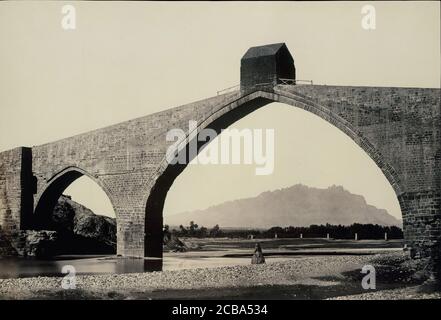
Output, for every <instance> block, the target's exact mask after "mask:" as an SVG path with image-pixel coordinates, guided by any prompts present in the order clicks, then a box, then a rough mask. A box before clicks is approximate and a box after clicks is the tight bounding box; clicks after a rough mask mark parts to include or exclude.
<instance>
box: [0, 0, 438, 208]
mask: <svg viewBox="0 0 441 320" xmlns="http://www.w3.org/2000/svg"><path fill="white" fill-rule="evenodd" d="M66 3H69V4H73V5H74V7H75V8H76V17H77V21H76V30H63V29H62V28H61V19H62V14H61V8H62V6H63V5H64V4H66ZM365 4H373V5H374V6H375V8H376V24H377V25H376V30H370V31H366V30H364V29H362V28H361V18H362V14H361V8H362V6H363V5H365ZM276 42H285V43H286V44H287V46H288V48H289V49H290V51H291V53H292V54H293V56H294V59H295V64H296V69H297V77H298V78H299V79H312V80H314V83H317V84H329V85H331V84H333V85H367V86H405V87H435V88H439V87H440V5H439V3H438V2H385V3H382V2H366V3H364V2H319V3H317V2H315V3H307V2H300V3H298V2H297V3H296V2H294V3H291V2H280V3H274V2H258V3H253V2H243V3H225V2H222V3H214V2H208V3H199V2H198V3H177V2H170V3H166V2H160V3H153V2H104V3H103V2H38V3H37V2H25V1H23V2H0V70H1V72H0V88H1V89H0V151H2V150H7V149H10V148H13V147H16V146H33V145H38V144H42V143H46V142H50V141H54V140H58V139H60V138H64V137H68V136H72V135H74V134H78V133H81V132H86V131H89V130H93V129H96V128H99V127H104V126H107V125H111V124H114V123H118V122H121V121H125V120H129V119H132V118H135V117H139V116H144V115H147V114H150V113H153V112H157V111H161V110H165V109H168V108H171V107H175V106H178V105H182V104H186V103H190V102H193V101H196V100H200V99H204V98H207V97H211V96H213V95H215V94H216V92H217V91H218V90H221V89H223V88H226V87H229V86H232V85H235V84H238V83H239V67H240V58H241V57H242V55H243V54H244V53H245V51H246V50H247V49H248V48H249V47H251V46H256V45H262V44H268V43H276ZM287 118H288V119H289V121H287V120H286V119H287ZM236 125H237V126H239V127H249V128H262V127H271V128H274V129H275V130H276V170H275V173H274V176H273V177H272V178H270V177H264V176H263V177H262V176H261V177H257V176H254V174H253V173H254V169H252V168H248V169H249V170H246V169H243V168H242V169H241V170H238V168H237V167H234V166H232V167H227V166H223V167H222V168H221V167H220V166H204V167H201V166H198V167H196V166H191V167H190V168H188V169H187V170H186V171H185V172H184V173H183V174H182V175H181V176H180V177H178V179H177V181H176V183H175V184H174V185H173V187H172V189H171V190H170V192H169V195H168V197H167V201H166V208H165V213H166V214H168V213H175V212H180V211H185V210H191V209H196V208H204V207H206V206H208V205H212V204H216V203H220V202H223V201H225V200H232V199H236V198H243V197H248V196H254V195H256V194H258V193H260V192H262V191H266V190H272V189H276V188H280V187H285V186H289V185H292V184H295V183H303V184H307V185H309V186H315V187H327V186H329V185H332V184H341V185H343V186H344V187H345V188H346V189H348V190H350V191H351V192H354V193H357V194H362V195H364V196H365V198H366V199H367V201H368V203H370V204H372V205H375V206H377V207H380V208H385V209H387V210H388V211H389V212H390V213H391V214H393V215H394V216H397V217H399V216H400V210H399V207H398V203H397V200H396V198H395V196H394V194H393V191H392V188H391V187H390V185H389V184H388V183H387V181H386V180H385V178H384V176H383V175H382V173H381V172H380V171H379V169H378V168H376V167H375V165H374V163H373V161H372V160H371V159H369V158H368V157H367V155H366V154H365V153H364V152H363V151H362V150H361V149H360V148H359V147H358V146H357V145H355V143H353V142H352V141H351V140H350V139H349V138H347V137H346V136H345V135H344V134H342V133H341V132H340V131H338V129H336V128H334V127H332V126H330V125H329V124H327V123H326V122H325V121H323V120H321V119H319V118H317V117H315V116H313V115H311V114H308V113H306V112H303V111H301V110H297V109H295V108H292V107H291V108H289V107H288V106H285V105H277V104H272V105H270V106H267V107H265V108H264V109H261V110H259V111H257V112H256V113H254V114H251V115H250V116H248V117H246V118H244V119H242V120H241V121H240V122H238V123H237V124H236ZM278 146H279V147H278ZM300 150H301V152H299V151H300ZM336 150H338V152H336ZM345 159H352V160H353V159H357V161H355V162H356V163H354V161H350V162H348V161H346V162H345ZM82 180H85V181H83V182H81V181H80V180H78V181H76V182H75V183H74V184H73V185H72V186H71V187H70V188H69V190H66V193H71V194H72V195H73V197H74V199H76V200H78V201H80V202H82V203H84V204H86V205H88V206H89V207H91V208H92V209H93V210H95V211H96V212H98V213H106V212H109V211H111V208H110V204H109V203H108V202H107V203H106V201H107V200H106V199H105V196H104V195H103V194H102V191H100V192H101V194H100V192H97V191H93V190H97V189H98V188H97V187H96V186H95V185H93V184H90V183H87V179H82ZM208 181H211V182H210V183H209V184H208ZM215 181H216V182H215ZM233 184H234V185H235V186H237V187H234V188H233V187H231V186H232V185H233ZM207 185H210V186H216V187H215V188H207V187H206V186H207ZM190 195H193V196H190Z"/></svg>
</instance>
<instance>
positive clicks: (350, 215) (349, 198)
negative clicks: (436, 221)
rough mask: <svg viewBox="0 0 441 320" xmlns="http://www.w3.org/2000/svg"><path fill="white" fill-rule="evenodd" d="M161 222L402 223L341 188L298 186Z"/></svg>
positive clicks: (248, 224) (265, 225)
mask: <svg viewBox="0 0 441 320" xmlns="http://www.w3.org/2000/svg"><path fill="white" fill-rule="evenodd" d="M164 220H165V221H164V222H165V223H166V224H168V225H171V226H179V225H180V224H182V225H188V224H189V222H190V221H194V222H195V223H197V224H199V226H201V225H203V226H205V227H212V226H214V225H216V224H219V225H220V226H221V227H253V228H268V227H272V226H309V225H311V224H326V223H330V224H334V225H338V224H342V225H350V224H353V223H362V224H368V223H372V224H379V225H384V226H391V225H395V226H399V227H401V226H402V222H401V221H400V220H398V219H396V218H395V217H393V216H391V215H390V214H389V213H388V212H387V211H386V210H384V209H378V208H376V207H374V206H372V205H369V204H367V203H366V201H365V199H364V197H363V196H360V195H356V194H352V193H350V192H349V191H347V190H345V189H344V188H343V187H341V186H332V187H329V188H327V189H318V188H310V187H307V186H304V185H301V184H297V185H294V186H292V187H289V188H283V189H281V190H275V191H267V192H263V193H261V194H260V195H258V196H257V197H253V198H246V199H239V200H233V201H228V202H224V203H222V204H219V205H216V206H212V207H209V208H207V209H204V210H196V211H191V212H184V213H180V214H174V215H169V216H164Z"/></svg>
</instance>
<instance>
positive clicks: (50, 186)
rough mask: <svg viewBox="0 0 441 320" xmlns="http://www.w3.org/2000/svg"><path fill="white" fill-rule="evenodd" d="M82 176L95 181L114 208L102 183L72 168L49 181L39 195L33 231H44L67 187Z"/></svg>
mask: <svg viewBox="0 0 441 320" xmlns="http://www.w3.org/2000/svg"><path fill="white" fill-rule="evenodd" d="M82 176H87V177H88V178H90V179H91V180H92V181H94V182H95V183H96V184H97V185H98V186H99V187H100V188H101V189H102V190H103V191H104V193H105V194H106V195H107V197H108V199H109V201H110V203H111V204H112V207H113V208H114V205H113V203H112V198H111V197H110V196H109V192H108V191H107V190H106V187H105V186H104V185H103V183H101V181H99V180H97V179H96V178H95V177H93V176H92V175H91V174H89V173H88V172H87V171H85V170H83V169H81V168H78V167H75V166H70V167H67V168H65V169H63V170H61V171H59V172H57V173H56V174H54V175H53V176H52V177H51V178H50V179H49V180H48V181H47V185H46V187H45V188H44V190H42V191H41V192H40V193H39V196H38V197H37V198H36V206H35V210H34V214H33V215H32V219H31V226H32V227H33V229H37V230H39V229H44V228H45V227H46V226H48V225H49V224H50V220H51V215H52V213H53V210H54V208H55V206H56V204H57V203H58V199H59V198H60V196H61V195H62V194H63V192H64V190H66V188H67V187H69V186H70V185H71V184H72V183H73V182H74V181H75V180H77V179H79V178H80V177H82ZM114 211H115V210H114ZM115 212H116V211H115Z"/></svg>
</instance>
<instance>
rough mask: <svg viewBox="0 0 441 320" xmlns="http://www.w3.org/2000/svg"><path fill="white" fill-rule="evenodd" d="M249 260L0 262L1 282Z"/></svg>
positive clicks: (95, 258)
mask: <svg viewBox="0 0 441 320" xmlns="http://www.w3.org/2000/svg"><path fill="white" fill-rule="evenodd" d="M249 263H250V258H244V257H238V258H235V257H233V258H225V257H188V258H182V257H164V259H163V260H161V259H127V258H117V257H115V256H64V257H63V256H60V257H57V258H56V259H53V260H36V259H24V258H3V259H0V278H2V279H6V278H25V277H37V276H63V273H62V272H61V270H62V268H63V266H65V265H71V266H74V267H75V271H76V274H77V275H78V274H84V275H86V274H89V275H90V274H108V273H116V274H121V273H133V272H152V271H161V270H178V269H194V268H213V267H220V266H230V265H244V264H249Z"/></svg>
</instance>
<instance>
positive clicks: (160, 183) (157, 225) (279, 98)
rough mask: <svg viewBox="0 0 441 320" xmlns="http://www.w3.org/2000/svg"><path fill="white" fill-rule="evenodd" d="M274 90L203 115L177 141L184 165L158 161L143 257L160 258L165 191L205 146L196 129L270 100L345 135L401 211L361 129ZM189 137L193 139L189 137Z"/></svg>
mask: <svg viewBox="0 0 441 320" xmlns="http://www.w3.org/2000/svg"><path fill="white" fill-rule="evenodd" d="M274 89H275V90H274V92H267V91H255V92H253V93H251V94H249V95H246V96H242V97H240V98H238V99H237V100H235V101H233V102H231V103H229V104H227V105H224V106H221V107H220V108H218V109H217V111H215V112H214V113H212V114H210V115H208V116H207V117H205V119H204V120H203V121H202V122H201V123H198V127H197V129H196V130H197V134H194V135H191V134H188V135H187V136H186V139H185V140H184V141H182V142H181V143H180V146H182V148H180V149H179V152H186V155H187V161H186V163H185V164H168V162H167V159H166V157H164V159H163V160H162V161H161V164H160V165H159V166H158V169H157V171H156V173H155V174H154V175H153V176H152V178H151V179H150V185H149V187H150V192H149V193H148V195H147V198H146V201H145V203H146V210H145V211H146V216H145V242H144V245H145V256H146V257H162V250H163V249H162V240H163V239H162V237H163V235H162V227H163V209H164V203H165V199H166V196H167V192H168V191H169V189H170V187H171V186H172V184H173V182H174V181H175V179H176V178H177V177H178V176H179V174H180V173H182V172H183V171H184V169H185V168H186V167H187V165H188V163H189V162H190V161H191V160H192V159H193V158H194V157H195V156H196V155H197V154H199V152H200V151H201V150H202V149H203V147H205V146H207V145H208V143H209V142H208V143H207V141H202V142H201V141H198V136H199V133H200V131H201V130H202V129H214V130H215V131H216V132H217V133H218V134H220V133H221V130H222V129H225V128H227V127H228V126H230V125H232V124H233V123H235V122H236V121H238V120H240V119H241V118H243V117H245V116H247V115H248V114H250V113H252V112H253V111H255V110H257V109H259V108H261V107H263V106H265V105H267V104H270V103H273V102H279V103H284V104H287V105H290V106H293V107H297V108H300V109H303V110H305V111H309V112H311V113H313V114H315V115H317V116H319V117H320V118H322V119H324V120H326V121H327V122H328V123H330V124H332V125H333V126H334V127H337V128H338V129H340V130H341V131H343V132H344V133H345V134H346V135H347V136H349V137H350V138H351V139H352V140H353V141H354V142H355V143H356V144H357V145H358V146H359V147H360V148H361V149H362V150H363V151H364V152H366V153H367V154H368V155H369V157H370V158H371V159H372V160H373V161H374V162H375V164H376V165H377V166H378V167H379V168H380V169H381V171H382V172H383V174H384V175H385V177H386V179H387V180H388V181H389V183H390V184H391V186H392V188H393V190H394V191H395V194H396V196H397V198H398V202H399V204H400V207H401V211H403V204H402V201H401V197H400V196H401V194H402V188H401V186H400V181H399V179H398V175H397V174H396V172H395V170H394V168H393V167H392V166H391V165H390V164H388V163H387V162H386V161H385V160H384V159H383V157H382V155H381V153H380V152H379V151H378V150H377V149H376V148H375V147H374V145H373V144H372V143H370V141H369V140H368V139H367V138H365V137H364V136H363V134H362V133H361V132H359V131H358V130H356V128H354V126H353V125H352V124H351V123H350V122H348V121H346V120H345V119H343V118H342V117H340V116H339V115H337V114H335V113H332V112H331V110H329V109H328V108H326V107H324V106H322V105H318V104H316V103H314V102H313V101H311V100H309V99H308V98H307V97H305V96H301V95H297V94H293V93H290V92H283V90H276V88H274ZM271 91H272V90H271ZM190 136H191V137H193V138H190ZM190 139H191V140H190ZM194 140H196V144H197V154H196V155H193V157H191V154H190V152H188V151H189V144H190V141H194Z"/></svg>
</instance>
